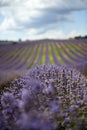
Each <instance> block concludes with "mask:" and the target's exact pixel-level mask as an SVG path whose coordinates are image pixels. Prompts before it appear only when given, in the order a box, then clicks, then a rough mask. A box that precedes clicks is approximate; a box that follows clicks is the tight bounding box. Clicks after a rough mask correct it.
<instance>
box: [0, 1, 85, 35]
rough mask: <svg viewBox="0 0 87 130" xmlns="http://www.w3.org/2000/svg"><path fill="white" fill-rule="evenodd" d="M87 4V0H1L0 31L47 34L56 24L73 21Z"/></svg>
mask: <svg viewBox="0 0 87 130" xmlns="http://www.w3.org/2000/svg"><path fill="white" fill-rule="evenodd" d="M86 5H87V0H52V1H50V0H44V1H43V0H0V14H1V15H2V16H3V21H2V20H1V23H0V31H2V30H4V31H14V32H20V31H21V32H22V31H24V32H26V31H28V30H35V32H36V34H38V35H40V32H41V34H43V33H45V34H47V32H49V31H50V30H52V28H53V27H54V26H55V25H57V27H58V26H59V24H60V26H61V24H63V23H73V21H74V19H73V13H74V12H76V11H77V12H78V11H83V10H87V6H86ZM55 29H56V28H55ZM31 32H32V31H31ZM32 33H34V32H32Z"/></svg>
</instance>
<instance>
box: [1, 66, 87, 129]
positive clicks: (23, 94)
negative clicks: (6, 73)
mask: <svg viewBox="0 0 87 130" xmlns="http://www.w3.org/2000/svg"><path fill="white" fill-rule="evenodd" d="M0 116H3V118H2V121H1V120H0V121H1V122H3V123H4V127H3V125H2V124H3V123H1V124H0V128H1V129H0V130H83V129H84V130H87V81H86V79H85V77H84V76H83V75H81V74H80V72H78V71H76V70H75V69H72V68H67V67H63V66H61V67H58V66H56V65H43V66H41V67H38V66H37V67H35V68H33V69H31V70H29V72H28V73H27V74H26V75H25V76H22V77H20V78H19V79H16V80H14V81H12V83H11V86H10V88H8V89H6V90H4V91H3V94H2V96H1V115H0ZM0 119H1V118H0Z"/></svg>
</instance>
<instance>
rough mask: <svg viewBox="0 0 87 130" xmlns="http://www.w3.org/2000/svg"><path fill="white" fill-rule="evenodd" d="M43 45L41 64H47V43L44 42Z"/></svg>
mask: <svg viewBox="0 0 87 130" xmlns="http://www.w3.org/2000/svg"><path fill="white" fill-rule="evenodd" d="M42 46H43V52H42V59H41V61H40V63H39V65H43V64H45V59H46V44H45V43H44V44H43V45H42Z"/></svg>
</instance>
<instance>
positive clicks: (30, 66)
mask: <svg viewBox="0 0 87 130" xmlns="http://www.w3.org/2000/svg"><path fill="white" fill-rule="evenodd" d="M40 49H41V45H39V46H38V48H37V54H36V56H35V58H34V60H33V62H32V63H31V64H30V65H29V67H28V68H32V67H33V65H35V63H36V62H37V60H38V57H39V54H40Z"/></svg>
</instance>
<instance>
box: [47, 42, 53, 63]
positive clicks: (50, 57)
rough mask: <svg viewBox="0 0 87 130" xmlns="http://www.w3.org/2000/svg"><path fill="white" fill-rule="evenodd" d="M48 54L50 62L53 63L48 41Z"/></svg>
mask: <svg viewBox="0 0 87 130" xmlns="http://www.w3.org/2000/svg"><path fill="white" fill-rule="evenodd" d="M48 54H49V59H50V64H54V59H53V55H52V49H51V46H50V43H49V44H48Z"/></svg>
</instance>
